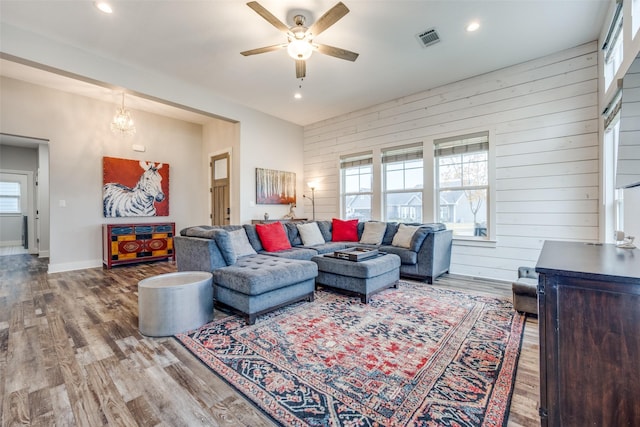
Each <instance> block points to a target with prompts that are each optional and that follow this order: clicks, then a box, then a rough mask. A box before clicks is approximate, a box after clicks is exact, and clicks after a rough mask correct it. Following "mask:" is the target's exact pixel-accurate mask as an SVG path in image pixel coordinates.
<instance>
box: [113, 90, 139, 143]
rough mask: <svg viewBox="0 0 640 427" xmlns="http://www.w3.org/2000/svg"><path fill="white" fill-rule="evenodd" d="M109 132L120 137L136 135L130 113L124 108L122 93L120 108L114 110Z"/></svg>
mask: <svg viewBox="0 0 640 427" xmlns="http://www.w3.org/2000/svg"><path fill="white" fill-rule="evenodd" d="M111 130H112V131H113V132H114V133H121V134H122V135H133V134H135V133H136V127H135V125H134V124H133V119H132V118H131V113H129V110H127V109H125V108H124V92H122V106H121V107H119V108H118V109H116V115H115V116H114V117H113V121H112V122H111Z"/></svg>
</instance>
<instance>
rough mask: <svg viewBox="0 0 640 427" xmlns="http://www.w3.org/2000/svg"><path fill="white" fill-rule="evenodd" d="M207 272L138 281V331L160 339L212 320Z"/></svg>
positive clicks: (183, 272)
mask: <svg viewBox="0 0 640 427" xmlns="http://www.w3.org/2000/svg"><path fill="white" fill-rule="evenodd" d="M211 278H212V276H211V273H207V272H204V271H181V272H178V273H168V274H160V275H158V276H153V277H149V278H148V279H144V280H141V281H140V282H138V329H140V333H141V334H143V335H147V336H151V337H164V336H169V335H174V334H177V333H179V332H185V331H188V330H190V329H194V328H197V327H200V326H202V325H204V324H205V323H207V322H210V321H211V319H213V287H212V286H211V281H212V279H211Z"/></svg>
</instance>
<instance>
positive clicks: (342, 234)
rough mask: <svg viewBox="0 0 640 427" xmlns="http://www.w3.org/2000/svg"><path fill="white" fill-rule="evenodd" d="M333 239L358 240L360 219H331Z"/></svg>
mask: <svg viewBox="0 0 640 427" xmlns="http://www.w3.org/2000/svg"><path fill="white" fill-rule="evenodd" d="M331 240H332V241H333V242H357V241H358V220H357V219H347V220H342V219H338V218H333V220H332V221H331Z"/></svg>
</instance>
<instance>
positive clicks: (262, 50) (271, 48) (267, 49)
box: [240, 44, 287, 56]
mask: <svg viewBox="0 0 640 427" xmlns="http://www.w3.org/2000/svg"><path fill="white" fill-rule="evenodd" d="M286 46H287V45H286V44H275V45H273V46H265V47H259V48H257V49H251V50H245V51H244V52H240V54H241V55H244V56H249V55H257V54H259V53H267V52H273V51H274V50H278V49H282V48H283V47H286Z"/></svg>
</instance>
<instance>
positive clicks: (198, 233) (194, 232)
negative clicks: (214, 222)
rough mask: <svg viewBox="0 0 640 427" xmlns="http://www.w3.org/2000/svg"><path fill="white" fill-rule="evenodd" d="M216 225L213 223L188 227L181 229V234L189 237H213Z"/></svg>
mask: <svg viewBox="0 0 640 427" xmlns="http://www.w3.org/2000/svg"><path fill="white" fill-rule="evenodd" d="M213 230H215V228H214V227H212V226H211V225H196V226H193V227H187V228H184V229H182V230H181V231H180V235H182V236H187V237H201V238H203V239H213Z"/></svg>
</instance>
